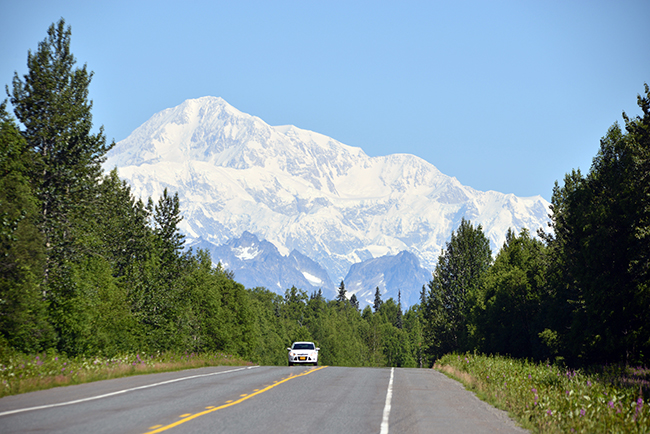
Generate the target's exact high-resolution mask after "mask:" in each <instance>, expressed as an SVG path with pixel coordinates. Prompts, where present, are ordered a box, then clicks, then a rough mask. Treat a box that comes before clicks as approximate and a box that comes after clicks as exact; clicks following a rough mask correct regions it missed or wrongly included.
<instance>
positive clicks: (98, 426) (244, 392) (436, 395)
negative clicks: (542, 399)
mask: <svg viewBox="0 0 650 434" xmlns="http://www.w3.org/2000/svg"><path fill="white" fill-rule="evenodd" d="M391 379H392V380H391ZM14 432H15V433H44V432H47V433H149V434H153V433H156V432H165V433H247V434H250V433H265V434H267V433H280V432H305V433H355V434H357V433H382V434H385V433H389V432H390V433H462V432H467V433H469V432H471V433H523V432H526V431H524V430H522V429H520V428H518V427H516V425H515V424H514V423H513V422H512V421H511V420H510V419H508V417H507V415H505V413H503V412H501V411H498V410H496V409H494V408H492V407H490V406H489V405H487V404H485V403H484V402H482V401H480V400H478V399H477V398H476V397H475V396H474V395H473V394H472V393H470V392H467V391H466V390H465V389H464V388H463V387H462V386H461V385H460V384H459V383H457V382H455V381H452V380H450V379H448V378H447V377H445V376H444V375H442V374H440V373H438V372H436V371H434V370H431V369H397V368H396V369H390V368H384V369H375V368H341V367H319V368H312V367H291V368H289V367H271V366H264V367H248V368H238V367H215V368H201V369H195V370H188V371H181V372H172V373H163V374H153V375H143V376H136V377H129V378H120V379H116V380H107V381H101V382H97V383H89V384H82V385H78V386H69V387H64V388H57V389H50V390H45V391H40V392H33V393H28V394H24V395H17V396H9V397H5V398H2V399H0V433H14Z"/></svg>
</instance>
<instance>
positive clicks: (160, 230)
mask: <svg viewBox="0 0 650 434" xmlns="http://www.w3.org/2000/svg"><path fill="white" fill-rule="evenodd" d="M70 38H71V30H70V28H69V27H66V25H65V22H64V21H63V20H60V21H59V22H57V23H55V24H53V25H52V26H51V27H50V28H49V29H48V31H47V37H46V38H45V40H43V41H42V42H41V43H40V44H39V45H38V49H37V50H36V52H35V53H32V52H31V51H30V52H29V53H28V59H27V65H28V72H27V74H25V75H24V76H23V77H19V76H18V74H16V75H15V76H14V79H13V83H12V86H11V88H10V87H9V86H7V94H8V97H9V102H10V103H11V106H12V107H13V112H14V116H12V115H11V114H10V113H9V112H8V104H7V101H5V102H4V103H2V105H1V106H0V270H1V272H0V354H3V353H6V352H10V351H19V352H23V353H36V352H40V351H44V350H48V349H52V350H55V351H58V352H61V353H66V354H68V355H93V354H103V355H113V354H119V353H123V352H132V351H147V352H156V351H167V350H174V351H193V352H202V351H216V350H219V351H224V352H229V353H231V354H236V355H239V356H241V357H243V358H247V359H249V360H252V361H255V362H257V363H263V364H284V363H286V347H287V346H288V345H290V344H291V342H292V341H295V340H312V341H315V342H316V343H317V344H318V346H319V347H320V348H321V356H320V357H321V362H322V363H323V364H330V365H348V366H403V367H428V366H431V365H432V363H433V362H434V361H435V360H436V359H437V358H438V357H440V356H442V355H444V354H446V353H449V352H454V351H478V352H484V353H493V354H497V353H498V354H504V355H506V354H507V355H511V356H514V357H521V358H530V359H538V360H551V361H563V362H564V363H568V364H571V365H583V364H592V363H628V364H631V363H646V364H647V363H648V361H649V360H650V309H648V306H650V275H649V273H650V176H649V175H650V89H649V88H648V86H647V85H646V86H645V93H644V94H643V95H640V96H639V97H638V104H639V106H640V107H641V111H642V114H641V116H637V117H634V118H629V117H628V116H626V114H625V113H623V119H624V122H625V125H624V128H621V127H620V126H619V125H618V124H614V125H613V126H612V127H611V128H610V129H609V131H607V134H606V136H605V137H604V138H603V139H602V140H601V143H600V149H599V150H598V153H597V155H596V157H595V158H594V159H593V164H592V167H591V170H590V171H589V173H587V174H586V175H583V174H582V173H580V172H579V171H572V172H571V173H569V174H567V175H566V177H565V179H564V182H563V184H559V183H556V185H555V188H554V192H553V198H552V209H551V210H550V212H551V220H552V223H551V227H550V228H548V230H547V231H546V232H544V231H540V232H539V233H538V234H531V233H530V232H529V231H527V230H522V231H520V232H519V233H516V232H515V231H513V230H511V231H509V233H508V234H507V239H506V242H505V243H504V245H503V246H502V248H501V249H500V251H499V252H497V253H496V255H493V252H492V251H491V249H490V245H489V242H488V240H487V238H486V236H485V235H484V233H483V230H482V228H481V226H475V225H473V224H472V222H470V221H467V220H463V221H462V222H461V224H460V226H459V227H458V228H457V229H456V230H455V231H454V232H453V233H452V234H451V238H450V241H449V242H447V243H446V245H445V248H444V249H443V251H442V252H441V255H440V257H439V259H438V263H437V265H436V267H435V270H433V273H432V279H431V281H430V282H423V287H422V292H421V294H420V303H418V304H416V305H413V306H410V307H409V308H408V309H403V307H402V305H401V302H400V299H399V297H398V300H393V299H392V298H391V299H388V300H382V299H381V295H380V291H379V289H377V291H376V295H375V302H374V305H373V306H368V307H365V308H364V309H363V310H361V309H360V308H359V303H358V301H357V299H356V297H355V296H354V295H353V296H352V297H349V298H348V297H347V294H346V290H345V283H344V282H341V284H340V286H339V294H338V296H337V297H336V299H335V300H326V299H324V298H323V296H322V293H321V292H320V291H318V292H314V293H312V294H308V293H306V292H305V291H303V290H301V289H299V288H295V287H292V288H288V289H287V290H286V292H285V294H284V296H280V295H278V294H275V293H273V292H271V291H268V290H266V289H264V288H252V289H247V288H244V287H243V285H241V284H239V283H237V282H236V281H235V280H234V279H233V275H232V273H230V272H229V271H228V270H225V269H223V268H222V267H221V266H220V265H216V266H215V265H214V264H213V263H212V259H211V258H210V256H209V254H208V253H207V252H206V251H202V250H198V251H192V250H190V249H186V248H185V246H184V239H183V235H182V234H181V233H180V231H179V228H178V224H179V222H180V221H181V220H182V218H183V217H182V215H181V213H180V203H179V199H178V196H177V195H176V194H174V193H173V192H168V191H166V190H165V192H164V194H163V195H162V196H161V197H160V198H159V199H158V200H157V201H153V200H152V199H151V198H149V199H148V200H146V201H143V200H141V199H139V198H135V197H134V196H133V194H132V193H131V191H130V188H129V186H128V185H127V184H126V183H125V182H124V181H121V180H120V179H119V177H118V174H117V171H115V170H113V171H111V172H110V173H104V172H103V171H102V168H101V164H102V162H103V161H104V158H105V155H106V153H107V152H108V151H109V150H110V149H111V148H112V146H113V145H114V143H108V142H107V140H106V137H105V135H104V131H103V128H100V129H99V131H98V132H96V133H93V122H92V114H91V112H92V101H91V100H89V95H88V88H89V84H90V81H91V79H92V75H93V74H92V72H89V71H88V70H87V68H86V65H84V66H83V67H77V66H76V60H75V58H74V56H73V55H72V53H71V52H70ZM535 235H537V236H535Z"/></svg>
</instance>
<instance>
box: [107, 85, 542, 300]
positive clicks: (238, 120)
mask: <svg viewBox="0 0 650 434" xmlns="http://www.w3.org/2000/svg"><path fill="white" fill-rule="evenodd" d="M116 166H117V167H118V169H119V174H120V176H121V177H122V178H123V179H126V180H127V181H128V182H129V183H130V184H131V186H132V189H133V192H134V193H135V194H136V195H140V196H143V197H148V196H153V197H154V199H155V198H157V197H158V196H159V195H161V194H162V191H163V189H164V188H165V187H167V188H168V189H169V190H170V191H177V192H178V194H179V198H180V201H181V207H182V213H183V215H184V220H183V221H182V223H181V230H182V231H183V232H184V233H185V235H186V236H187V238H188V242H189V243H196V242H199V240H201V242H202V243H203V244H205V243H211V244H212V245H214V246H219V245H223V244H225V243H227V242H228V241H230V240H231V239H233V238H238V237H241V236H242V234H243V233H244V232H245V231H248V232H250V233H251V234H254V235H255V236H256V237H258V238H259V239H262V240H266V241H268V242H270V243H272V244H273V245H274V246H275V247H277V249H278V251H279V253H280V254H281V255H283V256H285V257H288V256H289V254H290V253H291V252H292V251H294V250H295V251H297V252H300V253H302V254H303V255H305V256H306V257H308V258H311V259H312V260H313V261H315V262H317V263H319V264H321V265H322V266H323V267H324V268H325V269H326V270H327V272H328V273H329V277H330V278H331V281H333V282H340V280H341V279H342V278H343V277H344V276H346V274H347V272H348V270H349V269H350V267H351V266H352V265H353V264H356V263H359V262H362V261H365V260H368V259H374V258H379V257H382V256H385V255H397V254H398V253H399V252H402V251H405V250H406V251H408V252H410V253H412V254H413V255H415V256H416V257H417V258H418V260H419V261H420V265H421V267H423V268H424V269H427V270H433V268H434V266H435V262H436V260H437V257H438V255H439V254H440V250H441V248H442V247H444V243H445V242H446V241H447V240H448V239H449V237H450V235H451V232H452V230H455V229H456V228H457V227H458V225H459V223H460V220H461V218H462V217H465V218H466V219H469V220H471V221H472V222H473V223H474V224H481V225H482V226H483V229H484V232H485V234H486V235H487V236H488V238H489V239H490V241H491V243H492V248H493V250H495V251H496V250H498V249H499V248H500V246H501V245H502V244H503V242H504V240H505V234H506V231H507V229H508V228H515V229H517V230H518V229H520V228H522V227H526V228H528V229H529V230H530V231H531V232H532V233H535V231H536V230H537V229H538V228H539V227H542V226H544V227H545V226H546V223H547V222H548V216H547V214H548V212H549V211H548V209H549V208H548V206H549V204H548V202H547V201H545V200H544V199H543V198H542V197H541V196H535V197H528V198H520V197H516V196H514V195H512V194H503V193H499V192H496V191H488V192H482V191H477V190H475V189H473V188H471V187H468V186H464V185H462V184H460V182H458V180H457V179H456V178H453V177H450V176H447V175H444V174H443V173H441V172H440V171H439V170H438V169H436V168H435V167H434V166H433V165H432V164H430V163H428V162H426V161H424V160H422V159H421V158H418V157H416V156H414V155H408V154H393V155H388V156H383V157H369V156H368V155H366V154H365V153H364V152H363V151H362V150H361V149H360V148H355V147H351V146H347V145H344V144H342V143H340V142H338V141H336V140H334V139H332V138H330V137H327V136H324V135H322V134H318V133H315V132H312V131H306V130H302V129H299V128H296V127H294V126H279V127H272V126H269V125H268V124H266V123H264V122H263V121H262V120H261V119H259V118H257V117H254V116H251V115H248V114H245V113H242V112H240V111H239V110H237V109H235V108H234V107H232V106H230V105H229V104H228V103H226V102H225V101H224V100H223V99H221V98H216V97H203V98H198V99H191V100H187V101H185V102H183V103H182V104H180V105H179V106H177V107H174V108H170V109H166V110H163V111H161V112H160V113H157V114H155V115H154V116H153V117H152V118H151V119H149V120H148V121H147V122H145V123H144V124H143V125H142V126H140V127H139V128H138V129H136V130H135V131H134V132H133V133H132V134H131V135H130V136H129V137H127V138H126V139H125V140H122V141H121V142H119V143H117V145H116V146H115V147H114V148H113V149H112V150H111V152H110V153H109V155H108V159H107V161H106V163H105V166H104V167H105V168H106V169H112V168H113V167H116ZM494 170H500V169H499V168H494ZM296 286H297V285H296ZM346 286H348V285H347V284H346ZM269 289H272V288H269ZM285 289H286V288H285ZM373 289H374V287H373ZM397 289H398V288H394V292H395V294H394V295H392V292H393V288H388V291H389V294H391V295H390V296H393V297H395V298H396V296H397V293H396V292H397ZM373 295H374V293H373ZM387 296H388V294H387Z"/></svg>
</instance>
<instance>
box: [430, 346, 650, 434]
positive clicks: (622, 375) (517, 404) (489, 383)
mask: <svg viewBox="0 0 650 434" xmlns="http://www.w3.org/2000/svg"><path fill="white" fill-rule="evenodd" d="M434 368H435V369H437V370H438V371H440V372H442V373H444V374H446V375H447V376H449V377H451V378H454V379H456V380H458V381H460V382H462V383H463V384H464V385H465V387H466V388H467V389H469V390H472V391H474V392H475V393H476V394H477V395H478V396H479V398H481V399H483V400H484V401H487V402H488V403H490V404H492V405H494V406H495V407H497V408H500V409H502V410H506V411H507V412H508V413H509V414H510V416H511V417H512V418H513V419H515V420H516V421H518V422H519V423H520V425H521V426H522V427H524V428H526V429H529V430H531V431H533V432H536V433H643V434H648V433H650V409H649V408H648V399H649V398H650V369H648V368H642V367H636V368H635V367H623V366H601V367H593V368H589V369H587V370H573V369H568V368H566V367H561V366H557V365H551V364H548V363H534V362H530V361H528V360H519V359H512V358H508V357H501V356H485V355H477V354H469V353H468V354H448V355H445V356H443V357H442V358H441V359H439V360H438V361H437V362H436V363H435V365H434Z"/></svg>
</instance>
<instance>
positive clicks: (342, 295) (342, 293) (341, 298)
mask: <svg viewBox="0 0 650 434" xmlns="http://www.w3.org/2000/svg"><path fill="white" fill-rule="evenodd" d="M346 293H347V291H346V290H345V283H344V282H343V281H342V280H341V284H340V285H339V292H338V294H337V295H336V301H337V302H338V304H339V305H341V306H344V305H345V304H347V302H348V298H347V296H346Z"/></svg>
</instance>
